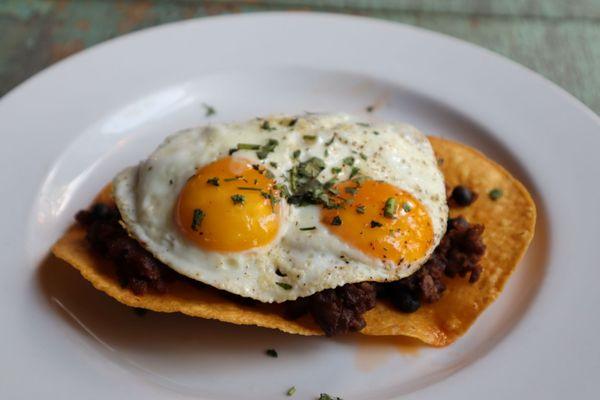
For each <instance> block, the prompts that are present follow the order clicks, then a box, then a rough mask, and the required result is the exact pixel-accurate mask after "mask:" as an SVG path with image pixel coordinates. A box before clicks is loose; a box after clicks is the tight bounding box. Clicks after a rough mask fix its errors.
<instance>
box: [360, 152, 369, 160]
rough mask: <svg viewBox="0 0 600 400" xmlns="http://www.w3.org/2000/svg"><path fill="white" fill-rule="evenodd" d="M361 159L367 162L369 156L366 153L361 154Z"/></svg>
mask: <svg viewBox="0 0 600 400" xmlns="http://www.w3.org/2000/svg"><path fill="white" fill-rule="evenodd" d="M359 156H360V158H362V159H363V160H365V161H367V155H366V154H365V153H360V154H359Z"/></svg>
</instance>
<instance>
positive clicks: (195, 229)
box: [175, 157, 279, 252]
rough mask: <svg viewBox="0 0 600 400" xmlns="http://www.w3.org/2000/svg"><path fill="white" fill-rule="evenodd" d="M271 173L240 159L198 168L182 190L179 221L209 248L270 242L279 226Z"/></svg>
mask: <svg viewBox="0 0 600 400" xmlns="http://www.w3.org/2000/svg"><path fill="white" fill-rule="evenodd" d="M267 175H269V173H268V171H266V170H262V169H260V168H259V167H258V166H253V165H252V164H251V163H250V162H249V161H248V160H245V159H241V158H236V157H225V158H222V159H220V160H217V161H215V162H213V163H211V164H208V165H206V166H204V167H202V168H200V169H198V170H197V171H196V174H195V175H194V176H192V177H191V178H190V179H189V180H188V181H187V183H186V184H185V186H184V187H183V189H182V190H181V192H180V193H179V199H178V201H177V206H176V208H175V222H176V223H177V225H178V227H179V229H180V230H181V232H183V234H184V235H185V236H186V237H187V238H188V239H190V240H191V241H193V242H194V243H195V244H197V245H198V246H200V247H201V248H203V249H206V250H212V251H231V252H233V251H243V250H248V249H251V248H254V247H260V246H264V245H266V244H268V243H270V242H271V241H272V240H273V239H274V238H275V237H276V236H277V232H278V230H279V204H278V198H277V193H276V192H275V191H274V185H275V182H274V181H273V179H270V178H269V177H268V176H267Z"/></svg>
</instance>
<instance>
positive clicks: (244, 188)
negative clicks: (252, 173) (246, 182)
mask: <svg viewBox="0 0 600 400" xmlns="http://www.w3.org/2000/svg"><path fill="white" fill-rule="evenodd" d="M237 188H238V189H239V190H254V191H256V192H260V191H262V190H261V188H257V187H249V186H238V187H237Z"/></svg>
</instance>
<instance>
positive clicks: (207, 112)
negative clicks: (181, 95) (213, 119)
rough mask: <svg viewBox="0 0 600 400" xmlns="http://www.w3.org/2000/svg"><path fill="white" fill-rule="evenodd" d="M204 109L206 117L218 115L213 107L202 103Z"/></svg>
mask: <svg viewBox="0 0 600 400" xmlns="http://www.w3.org/2000/svg"><path fill="white" fill-rule="evenodd" d="M202 107H204V116H205V117H210V116H213V115H215V114H216V113H217V111H216V110H215V108H214V107H213V106H211V105H210V104H206V103H202Z"/></svg>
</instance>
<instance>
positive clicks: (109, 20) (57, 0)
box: [0, 0, 600, 113]
mask: <svg viewBox="0 0 600 400" xmlns="http://www.w3.org/2000/svg"><path fill="white" fill-rule="evenodd" d="M268 10H313V11H328V12H343V13H350V14H360V15H368V16H372V17H377V18H384V19H389V20H393V21H398V22H403V23H407V24H411V25H417V26H421V27H424V28H427V29H432V30H435V31H439V32H443V33H446V34H449V35H452V36H455V37H458V38H461V39H464V40H467V41H470V42H473V43H476V44H478V45H480V46H483V47H487V48H489V49H491V50H493V51H495V52H497V53H500V54H502V55H505V56H507V57H509V58H511V59H513V60H515V61H517V62H518V63H521V64H523V65H525V66H527V67H529V68H531V69H533V70H534V71H537V72H539V73H540V74H542V75H544V76H545V77H547V78H549V79H550V80H552V81H554V82H556V83H557V84H558V85H560V86H562V87H563V88H565V89H566V90H567V91H569V92H571V93H572V94H573V95H574V96H575V97H577V98H579V99H580V100H581V101H583V102H584V103H585V104H587V105H588V106H589V107H590V108H591V109H592V110H594V111H595V112H596V113H600V0H487V1H486V0H480V1H478V0H371V1H369V0H233V1H226V0H156V1H146V0H0V37H1V38H2V39H1V40H0V95H3V94H5V93H6V92H8V91H9V90H10V89H11V88H13V87H14V86H16V85H17V84H19V83H20V82H22V81H23V80H25V79H27V78H28V77H29V76H31V75H32V74H34V73H35V72H37V71H39V70H41V69H43V68H45V67H47V66H48V65H50V64H52V63H54V62H56V61H58V60H60V59H62V58H64V57H66V56H68V55H70V54H73V53H75V52H77V51H80V50H82V49H84V48H86V47H89V46H92V45H94V44H96V43H99V42H102V41H104V40H106V39H109V38H112V37H115V36H119V35H122V34H124V33H127V32H131V31H135V30H137V29H142V28H145V27H149V26H153V25H157V24H162V23H165V22H171V21H176V20H181V19H186V18H194V17H204V16H209V15H216V14H225V13H238V12H254V11H268Z"/></svg>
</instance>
